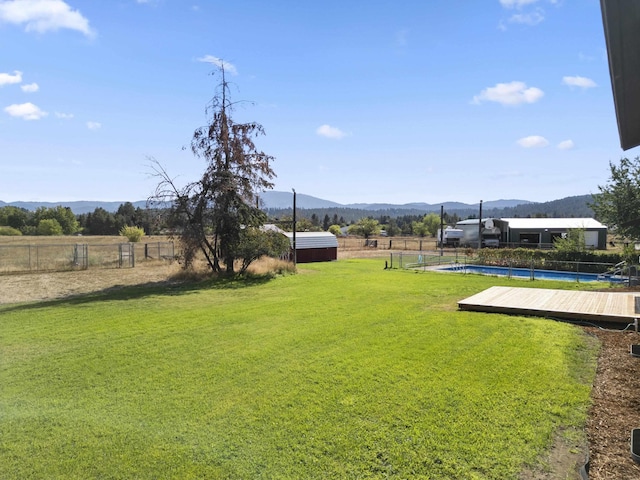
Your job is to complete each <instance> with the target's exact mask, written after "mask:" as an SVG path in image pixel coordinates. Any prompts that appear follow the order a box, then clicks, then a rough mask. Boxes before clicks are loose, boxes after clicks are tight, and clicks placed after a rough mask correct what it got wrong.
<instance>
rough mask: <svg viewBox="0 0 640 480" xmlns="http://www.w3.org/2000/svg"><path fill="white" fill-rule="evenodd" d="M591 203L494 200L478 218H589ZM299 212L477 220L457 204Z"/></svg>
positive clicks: (277, 213)
mask: <svg viewBox="0 0 640 480" xmlns="http://www.w3.org/2000/svg"><path fill="white" fill-rule="evenodd" d="M591 201H592V196H591V195H581V196H577V197H566V198H563V199H560V200H553V201H551V202H543V203H533V202H527V201H524V200H496V201H487V202H483V203H482V216H483V217H495V218H500V217H504V218H509V217H520V218H526V217H545V216H546V217H557V218H562V217H593V216H594V213H593V210H591V208H590V207H589V203H590V202H591ZM296 204H297V206H298V209H299V211H301V214H302V215H303V216H304V217H307V218H310V217H311V216H312V215H315V216H316V217H317V218H320V219H323V218H324V216H325V215H329V217H330V218H333V217H334V215H336V216H337V217H338V218H340V217H342V218H343V219H344V220H345V221H346V222H354V221H357V220H359V219H361V218H363V217H373V218H376V219H378V218H398V217H404V216H423V215H426V214H427V213H430V212H435V213H438V214H439V213H440V205H443V206H444V211H445V213H447V214H448V215H457V216H458V217H459V218H462V219H466V218H474V217H475V218H477V217H478V214H479V213H480V211H479V210H480V205H479V204H475V205H469V204H466V203H460V202H444V203H442V204H427V203H412V204H406V205H391V204H351V205H343V206H338V207H330V208H315V207H305V206H301V205H300V202H298V201H297V199H296ZM267 213H268V214H269V216H270V217H272V218H278V217H282V216H290V215H291V205H288V206H287V208H280V209H278V208H267Z"/></svg>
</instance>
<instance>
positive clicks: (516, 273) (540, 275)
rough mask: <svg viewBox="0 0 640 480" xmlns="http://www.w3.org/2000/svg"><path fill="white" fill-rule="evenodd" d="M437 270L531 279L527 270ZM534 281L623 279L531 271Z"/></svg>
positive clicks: (475, 267)
mask: <svg viewBox="0 0 640 480" xmlns="http://www.w3.org/2000/svg"><path fill="white" fill-rule="evenodd" d="M439 270H445V271H449V272H457V273H479V274H481V275H497V276H501V277H509V276H511V277H517V278H529V279H530V278H531V272H532V270H530V269H528V268H508V267H489V266H484V265H456V266H452V267H443V268H440V269H439ZM533 278H534V279H536V280H561V281H565V282H616V283H617V282H624V280H625V279H624V278H621V277H615V278H614V277H610V276H606V277H605V276H603V275H598V274H597V273H576V272H559V271H556V270H536V269H534V270H533Z"/></svg>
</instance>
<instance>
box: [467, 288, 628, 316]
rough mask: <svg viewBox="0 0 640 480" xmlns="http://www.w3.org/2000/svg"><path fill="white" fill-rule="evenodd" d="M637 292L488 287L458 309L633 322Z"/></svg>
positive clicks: (468, 299)
mask: <svg viewBox="0 0 640 480" xmlns="http://www.w3.org/2000/svg"><path fill="white" fill-rule="evenodd" d="M638 297H639V295H638V294H635V293H628V292H580V291H571V290H552V289H544V288H522V287H491V288H488V289H487V290H484V291H482V292H480V293H477V294H476V295H473V296H471V297H469V298H465V299H464V300H460V301H459V302H458V308H459V309H460V310H470V311H478V312H494V313H511V314H517V315H534V316H543V317H555V318H563V319H571V320H584V321H601V322H616V323H627V324H628V323H633V322H634V320H635V319H636V318H638V317H639V316H640V314H638V313H636V303H638V300H637V298H638Z"/></svg>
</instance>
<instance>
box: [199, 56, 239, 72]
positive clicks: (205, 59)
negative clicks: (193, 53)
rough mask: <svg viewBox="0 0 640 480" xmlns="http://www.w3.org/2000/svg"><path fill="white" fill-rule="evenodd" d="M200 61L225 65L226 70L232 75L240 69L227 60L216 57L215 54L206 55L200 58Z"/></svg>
mask: <svg viewBox="0 0 640 480" xmlns="http://www.w3.org/2000/svg"><path fill="white" fill-rule="evenodd" d="M198 61H199V62H203V63H211V64H213V65H215V66H216V67H224V71H225V72H229V73H230V74H232V75H237V74H238V70H237V69H236V67H235V65H233V64H232V63H229V62H227V61H226V60H222V59H221V58H218V57H214V56H213V55H205V56H204V57H200V58H198Z"/></svg>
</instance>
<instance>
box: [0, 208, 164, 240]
mask: <svg viewBox="0 0 640 480" xmlns="http://www.w3.org/2000/svg"><path fill="white" fill-rule="evenodd" d="M162 218H163V214H162V211H161V210H154V209H148V208H147V209H143V208H140V207H137V208H136V207H134V206H133V204H132V203H131V202H125V203H123V204H121V205H120V207H118V210H117V211H116V212H108V211H106V210H105V209H103V208H101V207H98V208H96V209H95V210H94V211H93V212H90V213H83V214H80V215H75V214H74V213H73V212H72V211H71V209H70V208H69V207H62V206H56V207H51V208H49V207H39V208H37V209H36V210H35V211H31V210H27V209H25V208H19V207H14V206H5V207H0V234H4V235H75V234H79V233H81V234H83V235H119V234H120V232H121V231H122V229H123V228H124V227H127V226H135V227H139V228H141V229H143V230H144V232H145V233H146V234H148V235H157V234H160V233H161V231H162V229H163V226H164V225H163V221H162Z"/></svg>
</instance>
